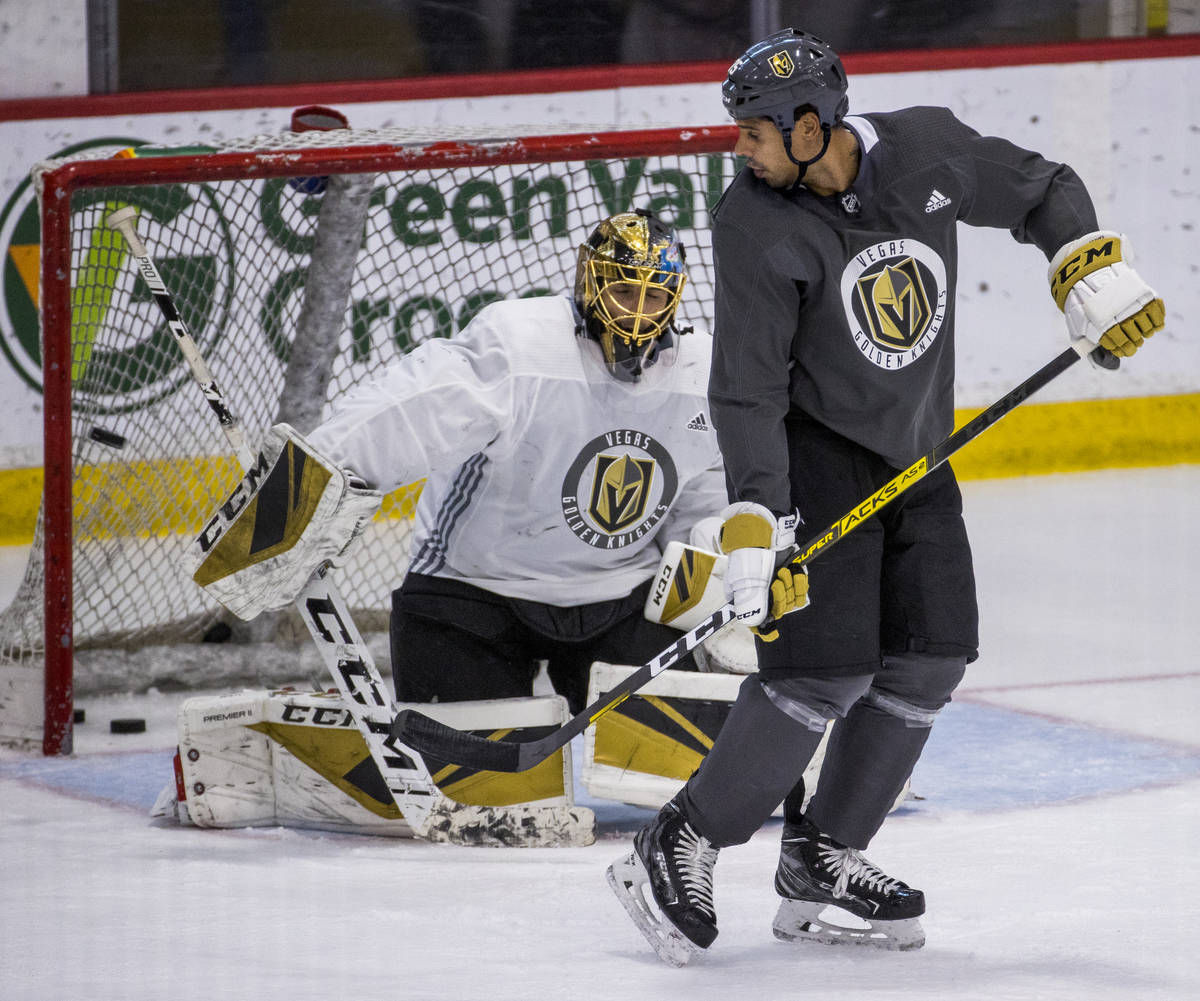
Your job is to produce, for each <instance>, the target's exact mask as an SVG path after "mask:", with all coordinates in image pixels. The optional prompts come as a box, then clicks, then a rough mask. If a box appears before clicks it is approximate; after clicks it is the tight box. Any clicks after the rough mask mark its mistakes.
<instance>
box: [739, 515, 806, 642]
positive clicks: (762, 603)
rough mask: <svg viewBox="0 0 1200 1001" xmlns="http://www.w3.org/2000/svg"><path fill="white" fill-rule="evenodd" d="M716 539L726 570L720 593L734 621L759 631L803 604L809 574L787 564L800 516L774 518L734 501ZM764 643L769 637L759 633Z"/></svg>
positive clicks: (799, 566)
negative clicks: (725, 599)
mask: <svg viewBox="0 0 1200 1001" xmlns="http://www.w3.org/2000/svg"><path fill="white" fill-rule="evenodd" d="M721 519H722V521H721V531H720V535H719V537H718V541H719V543H720V547H721V552H722V553H724V554H725V555H726V556H727V557H728V563H727V564H726V566H725V595H726V597H727V598H728V600H729V601H730V602H732V603H733V608H734V612H735V614H736V615H737V618H738V621H739V622H741V623H742V624H743V625H747V626H751V627H758V626H761V625H763V623H765V622H767V621H768V620H771V621H774V620H775V619H779V618H782V617H783V616H784V615H787V614H788V613H789V612H794V611H797V610H798V609H801V608H804V607H806V606H807V605H808V571H807V569H806V568H805V567H804V566H803V565H800V564H796V563H792V562H790V560H791V556H792V554H793V553H794V552H795V551H796V525H797V524H798V523H799V521H800V518H799V515H797V514H795V513H793V514H789V515H784V516H782V517H779V518H776V516H775V515H774V514H772V513H771V512H770V511H769V510H768V509H767V508H765V507H763V506H762V505H761V504H754V503H751V502H749V501H738V502H737V503H734V504H730V505H729V506H728V507H727V508H725V510H724V511H722V512H721ZM759 635H760V636H762V638H763V639H766V640H771V639H774V638H775V635H774V634H771V633H762V632H759Z"/></svg>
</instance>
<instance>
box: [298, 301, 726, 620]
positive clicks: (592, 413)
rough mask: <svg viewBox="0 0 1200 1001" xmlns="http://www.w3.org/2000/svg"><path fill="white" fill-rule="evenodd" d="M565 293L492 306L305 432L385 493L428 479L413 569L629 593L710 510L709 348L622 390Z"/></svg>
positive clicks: (690, 349)
mask: <svg viewBox="0 0 1200 1001" xmlns="http://www.w3.org/2000/svg"><path fill="white" fill-rule="evenodd" d="M581 324H582V320H581V318H580V317H579V314H578V313H577V311H576V310H575V307H574V304H573V303H572V302H571V300H570V299H567V298H565V297H558V296H554V297H542V298H534V299H520V300H510V301H505V302H497V303H493V304H491V305H489V306H487V307H486V308H485V309H483V310H482V311H481V312H480V313H479V314H478V315H477V316H476V317H475V319H473V320H472V321H471V323H470V324H469V325H468V326H467V327H466V328H465V329H464V330H463V332H462V333H461V334H460V335H458V336H457V337H455V338H454V339H453V340H434V341H428V342H426V343H425V344H423V345H421V346H420V347H419V348H417V350H415V351H414V352H412V353H411V354H410V355H408V356H406V357H405V358H404V360H403V361H402V362H401V363H399V364H397V365H393V366H392V367H391V368H390V369H389V370H388V371H387V373H386V374H384V375H383V376H382V377H381V378H379V379H378V380H376V381H375V382H372V383H370V384H368V385H366V386H364V387H362V388H361V389H359V390H358V391H356V392H354V393H352V394H351V395H350V396H348V397H347V398H345V399H344V400H343V401H342V403H341V404H339V406H338V410H337V413H336V414H335V416H333V417H332V418H331V419H330V420H329V421H328V422H326V423H325V424H323V425H321V426H320V427H319V428H318V429H317V430H315V431H314V432H313V433H312V434H311V435H310V436H309V438H310V440H311V441H312V443H313V444H314V445H316V446H317V448H318V449H321V450H322V451H324V452H326V453H328V454H331V455H335V456H337V457H338V459H339V460H340V461H342V462H344V463H345V465H346V466H348V467H349V468H350V469H353V470H354V471H355V472H356V473H357V474H358V475H360V476H361V477H362V478H363V479H364V480H366V481H367V482H368V483H370V484H371V485H372V486H375V487H377V488H378V489H382V490H383V491H385V492H386V491H388V490H391V489H393V488H395V487H397V486H401V485H403V484H405V483H409V482H412V481H413V480H416V479H419V478H420V477H421V476H423V475H426V474H427V475H428V479H427V480H426V483H425V486H424V489H423V490H422V493H421V498H420V501H419V503H418V505H417V512H416V526H415V531H414V538H413V544H412V550H411V552H412V563H411V567H410V569H411V572H414V573H422V574H429V575H433V576H436V577H442V578H446V579H449V580H455V581H461V582H463V583H466V584H471V585H474V586H475V587H480V588H484V589H486V590H488V591H492V592H495V593H496V594H501V595H505V596H507V597H510V598H524V599H528V600H530V601H537V602H543V603H546V604H551V605H575V604H585V603H590V602H597V601H609V600H612V599H614V598H621V597H624V596H625V595H627V594H628V593H629V592H630V591H631V590H632V589H633V588H635V587H637V586H638V585H639V584H641V583H643V582H644V581H646V580H647V579H648V578H649V577H650V576H651V575H652V574H653V573H654V571H655V569H656V568H657V566H658V562H659V558H660V556H661V550H660V548H659V546H660V544H661V543H662V542H664V541H665V540H666V539H668V538H679V539H686V538H687V534H688V529H689V527H690V525H691V523H692V522H693V521H694V520H697V519H699V518H700V517H703V516H704V515H709V514H713V513H715V512H716V511H719V510H720V509H721V507H722V506H723V505H724V497H725V486H724V481H723V479H722V476H721V471H720V460H719V453H718V452H717V445H716V437H715V435H714V433H713V429H712V423H711V421H710V420H709V417H708V402H707V400H706V398H705V393H706V386H707V382H708V366H709V356H710V351H711V338H710V337H709V336H708V335H706V334H695V333H692V334H687V335H684V336H681V337H680V338H679V346H678V349H677V354H678V357H677V359H676V360H675V362H674V364H658V365H654V366H652V367H650V368H648V369H646V370H645V371H644V373H643V375H642V377H641V379H639V380H638V381H637V382H621V381H618V380H617V379H614V378H613V377H612V376H611V375H610V374H609V372H608V371H607V369H606V365H605V362H604V358H603V356H602V355H601V351H600V347H599V345H598V344H596V343H595V342H593V341H590V340H582V339H577V338H576V337H575V336H574V331H575V329H576V327H577V326H580V325H581Z"/></svg>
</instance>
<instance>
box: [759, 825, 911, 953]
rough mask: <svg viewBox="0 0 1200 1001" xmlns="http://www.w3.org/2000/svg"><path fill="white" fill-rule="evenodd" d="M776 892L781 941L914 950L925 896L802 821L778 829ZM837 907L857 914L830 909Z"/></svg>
mask: <svg viewBox="0 0 1200 1001" xmlns="http://www.w3.org/2000/svg"><path fill="white" fill-rule="evenodd" d="M775 892H776V893H778V894H779V895H780V896H781V897H782V898H783V900H782V901H781V902H780V905H779V912H778V913H777V914H776V915H775V923H774V926H773V929H772V930H773V931H774V932H775V937H776V938H778V939H782V940H783V941H785V942H799V941H809V942H823V943H825V944H839V943H850V944H854V945H872V946H875V947H876V948H879V949H919V948H921V946H923V945H924V944H925V932H924V931H923V930H922V929H921V922H920V921H918V920H917V919H918V918H919V917H920V916H921V915H922V914H924V913H925V894H923V893H922V892H921V891H920V890H914V889H912V887H909V886H906V885H905V884H904V883H901V882H900V880H898V879H892V878H891V877H890V876H887V875H885V874H884V873H883V872H881V871H880V870H879V869H877V868H876V867H875V866H873V865H872V864H871V863H870V862H868V861H867V860H866V859H865V858H863V857H862V854H861V853H860V852H857V851H855V850H854V849H853V848H847V847H846V846H845V845H842V844H839V843H838V842H836V841H834V840H833V839H832V838H829V837H826V836H825V835H823V834H822V833H821V832H820V831H818V830H817V829H816V828H815V827H814V826H813V825H812V824H810V823H809V822H808V821H807V820H803V821H801V822H800V823H798V824H792V823H788V824H785V825H784V828H783V844H782V846H781V848H780V853H779V868H778V869H777V870H776V871H775ZM831 907H832V908H841V909H842V910H844V911H848V912H849V913H850V914H852V915H854V917H855V918H858V919H859V920H858V921H854V920H853V919H847V917H846V915H844V914H841V913H838V912H837V911H832V910H831Z"/></svg>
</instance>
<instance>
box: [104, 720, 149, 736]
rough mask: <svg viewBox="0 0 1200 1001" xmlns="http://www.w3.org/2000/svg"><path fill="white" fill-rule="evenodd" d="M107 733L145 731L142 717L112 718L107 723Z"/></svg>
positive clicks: (144, 722)
mask: <svg viewBox="0 0 1200 1001" xmlns="http://www.w3.org/2000/svg"><path fill="white" fill-rule="evenodd" d="M108 731H109V733H145V732H146V721H145V720H144V719H114V720H112V721H111V722H110V723H109V724H108Z"/></svg>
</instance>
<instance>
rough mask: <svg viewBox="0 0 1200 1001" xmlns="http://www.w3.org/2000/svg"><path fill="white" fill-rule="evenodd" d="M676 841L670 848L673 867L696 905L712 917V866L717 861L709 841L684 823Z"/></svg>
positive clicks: (713, 915)
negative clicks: (673, 861) (673, 860)
mask: <svg viewBox="0 0 1200 1001" xmlns="http://www.w3.org/2000/svg"><path fill="white" fill-rule="evenodd" d="M678 838H679V840H678V841H676V842H675V845H674V847H673V848H672V852H671V853H672V855H673V856H674V859H675V868H676V869H677V870H678V872H679V878H680V879H681V880H682V881H683V885H684V887H686V889H687V892H688V895H689V896H690V897H691V898H692V901H693V903H694V904H695V906H696V907H698V908H700V910H702V911H706V912H707V913H708V914H709V915H710V916H711V917H712V918H713V919H714V920H716V917H717V909H716V906H715V904H714V903H713V884H712V872H713V867H714V866H715V865H716V864H717V852H718V851H719V849H717V848H714V847H713V845H712V843H711V842H710V841H709V840H708V839H707V838H705V837H702V836H701V835H699V834H697V833H696V832H695V831H694V830H693V829H692V825H691V824H688V823H685V824H683V825H681V826H680V828H679V834H678Z"/></svg>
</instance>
